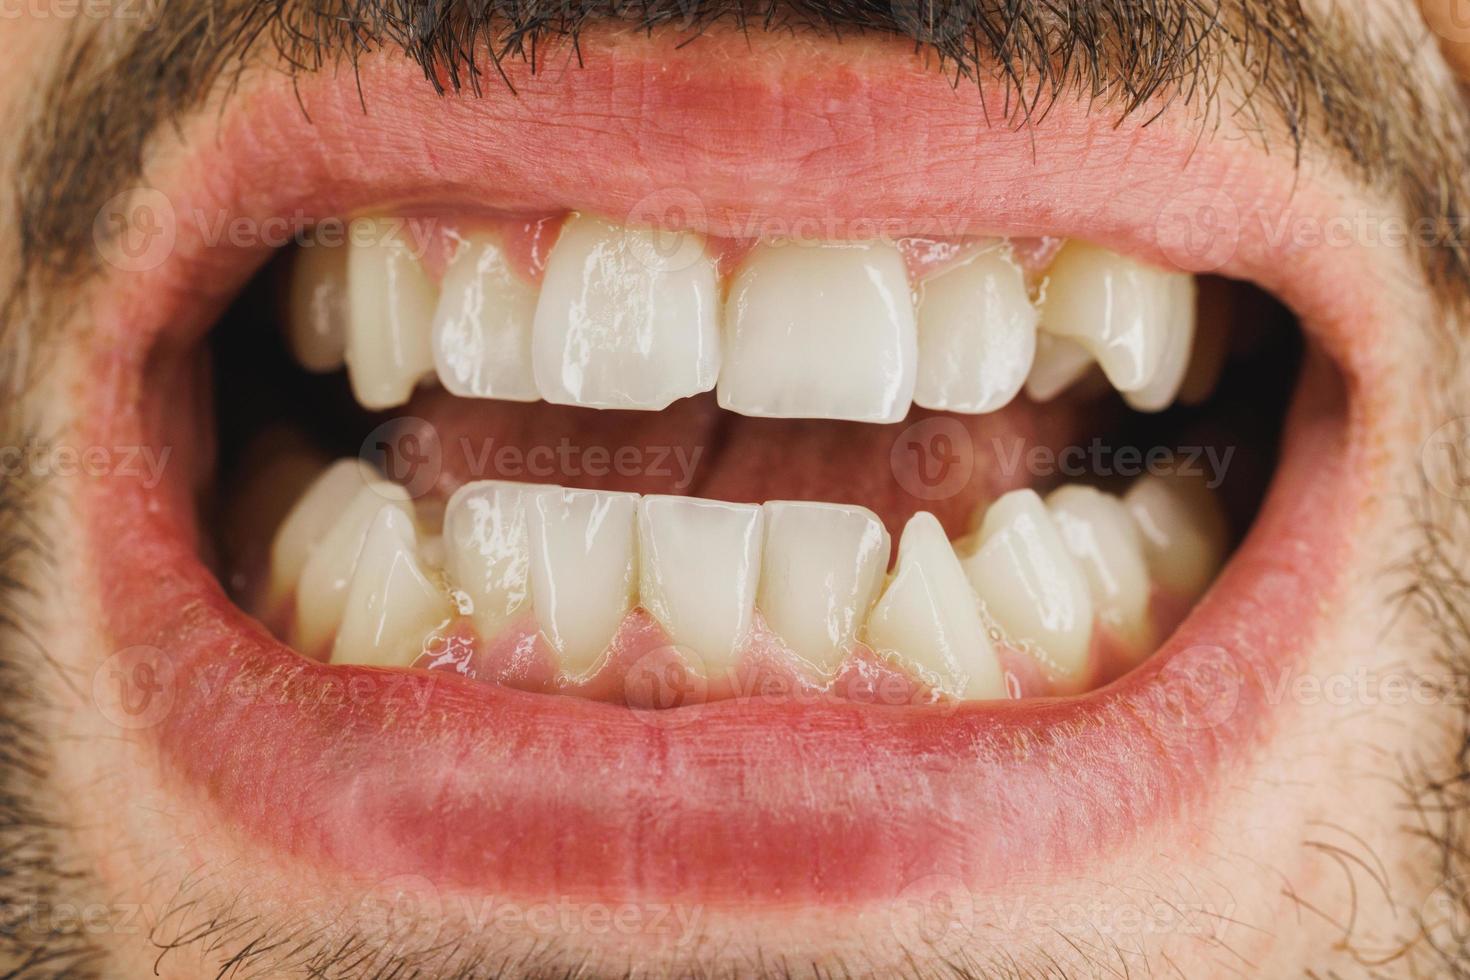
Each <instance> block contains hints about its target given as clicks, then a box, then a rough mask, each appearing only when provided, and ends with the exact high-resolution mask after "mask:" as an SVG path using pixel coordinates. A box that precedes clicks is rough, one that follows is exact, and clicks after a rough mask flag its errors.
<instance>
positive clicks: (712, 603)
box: [638, 496, 761, 674]
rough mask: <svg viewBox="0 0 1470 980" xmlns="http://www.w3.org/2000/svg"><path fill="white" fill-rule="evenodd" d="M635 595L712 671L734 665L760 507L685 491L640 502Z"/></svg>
mask: <svg viewBox="0 0 1470 980" xmlns="http://www.w3.org/2000/svg"><path fill="white" fill-rule="evenodd" d="M638 561H639V566H640V573H639V601H640V602H641V603H642V604H643V608H644V609H646V610H648V612H649V614H650V615H652V616H653V617H654V618H655V619H657V620H658V621H659V623H660V624H662V626H663V627H664V630H665V631H667V633H668V634H669V639H670V641H671V642H673V643H675V644H678V645H680V646H686V647H689V648H691V649H692V650H693V651H694V652H695V653H696V654H698V655H699V658H700V659H701V660H702V661H703V662H704V666H705V667H706V668H707V669H708V670H710V672H711V674H714V673H716V672H719V670H720V668H729V667H733V666H735V663H736V654H737V653H738V652H739V649H740V645H741V643H742V642H743V641H744V639H745V637H746V635H747V634H748V633H749V632H750V621H751V617H752V615H753V612H754V609H755V592H756V585H757V582H758V581H759V578H760V569H761V509H760V507H759V506H758V505H753V504H727V503H723V502H721V501H718V500H698V499H694V498H690V497H667V496H650V497H644V498H643V499H642V500H641V501H640V502H639V504H638Z"/></svg>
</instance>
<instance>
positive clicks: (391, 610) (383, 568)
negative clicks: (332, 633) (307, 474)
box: [332, 505, 453, 667]
mask: <svg viewBox="0 0 1470 980" xmlns="http://www.w3.org/2000/svg"><path fill="white" fill-rule="evenodd" d="M452 614H453V606H452V605H451V603H450V601H449V596H448V595H447V594H446V593H445V591H444V590H443V589H442V588H440V587H439V586H438V585H437V584H435V583H434V582H433V581H432V580H431V579H430V578H429V576H428V575H427V574H425V573H424V569H423V567H422V566H421V565H420V564H419V558H418V543H417V537H416V535H415V533H414V528H413V519H412V518H411V517H410V516H409V515H408V514H405V513H404V512H403V511H402V510H400V509H398V508H396V507H393V506H392V505H384V506H383V507H381V508H380V509H379V510H378V513H377V514H376V515H375V516H374V517H373V519H372V522H371V523H370V524H369V525H368V529H367V533H366V534H365V536H364V537H363V542H362V550H361V551H360V552H359V553H358V556H357V563H356V568H355V569H354V570H353V572H352V581H351V584H350V585H349V586H348V588H347V595H346V600H345V603H344V606H343V616H342V626H341V628H340V629H338V631H337V639H336V640H335V641H334V642H333V644H332V663H334V664H371V665H374V666H378V667H410V666H412V665H413V662H414V661H415V660H416V659H417V658H418V656H419V654H421V653H422V652H423V650H424V643H425V641H426V640H427V639H428V637H429V634H430V633H432V632H433V631H434V630H435V629H438V628H439V627H440V626H442V625H443V624H444V623H445V622H447V621H448V620H449V618H450V616H451V615H452Z"/></svg>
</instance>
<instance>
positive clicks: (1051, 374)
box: [1026, 330, 1097, 402]
mask: <svg viewBox="0 0 1470 980" xmlns="http://www.w3.org/2000/svg"><path fill="white" fill-rule="evenodd" d="M1096 363H1097V360H1096V359H1095V358H1094V357H1093V356H1092V352H1091V351H1089V350H1088V349H1087V348H1086V347H1083V346H1082V345H1081V344H1079V343H1077V342H1076V341H1075V340H1068V339H1067V338H1066V337H1053V336H1052V335H1051V334H1049V333H1047V332H1046V331H1045V330H1042V331H1040V332H1038V333H1037V335H1036V359H1035V361H1033V362H1032V364H1031V373H1030V374H1028V375H1027V376H1026V397H1028V398H1030V399H1031V400H1032V401H1034V402H1049V401H1051V400H1052V399H1053V398H1055V397H1056V396H1057V395H1060V394H1061V393H1062V392H1064V391H1066V390H1067V389H1068V388H1070V387H1072V385H1074V384H1076V383H1077V382H1078V381H1080V380H1081V379H1082V378H1083V377H1084V376H1086V374H1087V372H1088V371H1089V370H1090V369H1091V368H1092V366H1093V365H1094V364H1096Z"/></svg>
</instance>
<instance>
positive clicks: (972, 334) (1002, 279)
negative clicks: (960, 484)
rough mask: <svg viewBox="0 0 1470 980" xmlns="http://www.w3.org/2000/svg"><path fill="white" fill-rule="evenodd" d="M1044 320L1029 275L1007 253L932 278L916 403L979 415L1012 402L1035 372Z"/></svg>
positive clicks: (923, 317)
mask: <svg viewBox="0 0 1470 980" xmlns="http://www.w3.org/2000/svg"><path fill="white" fill-rule="evenodd" d="M1037 320H1038V315H1037V312H1036V307H1034V306H1032V305H1031V298H1030V296H1028V295H1027V292H1026V278H1025V275H1024V274H1023V273H1022V272H1021V268H1020V267H1019V266H1018V265H1016V263H1015V262H1014V261H1012V260H1011V258H1010V256H1009V255H1008V254H1007V253H1006V252H1005V251H1004V250H1003V249H1000V248H993V249H990V250H989V251H986V252H982V253H980V254H978V255H976V256H975V257H974V258H972V259H970V260H969V261H967V262H965V263H964V264H962V265H959V266H956V267H955V268H952V269H949V270H946V271H945V272H942V273H940V274H939V275H937V276H935V277H934V278H932V279H928V280H926V281H925V282H924V284H923V286H922V287H921V290H920V298H919V312H918V325H919V366H918V372H917V379H916V381H915V385H914V402H915V403H916V404H918V405H921V406H923V407H924V408H932V409H940V410H947V411H952V412H972V413H980V412H993V411H995V410H996V409H998V408H1001V407H1003V406H1004V405H1006V404H1008V403H1009V402H1010V400H1011V399H1012V398H1014V397H1016V394H1017V392H1019V391H1020V390H1021V386H1022V384H1024V383H1025V381H1026V376H1027V374H1028V373H1029V372H1030V370H1031V364H1032V360H1033V359H1034V357H1035V354H1036V322H1037Z"/></svg>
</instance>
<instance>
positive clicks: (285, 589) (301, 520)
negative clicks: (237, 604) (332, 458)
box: [265, 458, 382, 611]
mask: <svg viewBox="0 0 1470 980" xmlns="http://www.w3.org/2000/svg"><path fill="white" fill-rule="evenodd" d="M381 482H382V477H380V476H378V474H377V473H376V472H375V471H374V470H373V469H372V467H370V466H368V465H367V464H366V463H364V462H362V460H360V459H356V458H353V459H339V460H338V461H337V462H335V463H333V464H332V465H331V466H328V467H327V468H326V469H324V470H322V472H321V474H320V475H319V476H317V478H316V479H315V480H313V481H312V483H311V485H310V486H308V487H307V488H306V491H305V492H304V493H302V495H301V497H300V499H299V500H297V501H296V503H295V505H294V506H292V508H291V511H290V513H288V514H287V515H286V519H285V520H284V521H282V522H281V526H280V527H279V528H278V529H277V530H276V534H275V537H274V538H273V539H272V540H271V563H270V579H269V583H268V585H267V591H266V603H265V606H266V609H267V610H268V611H269V610H274V609H278V608H280V606H281V604H282V603H284V602H285V601H286V600H287V599H289V598H290V596H291V592H292V591H293V590H294V589H295V588H296V583H297V582H298V581H300V579H301V571H302V569H303V568H305V567H306V560H307V559H308V558H309V557H310V556H311V553H312V551H313V549H315V547H316V545H317V543H318V542H320V541H321V540H322V538H323V537H325V536H326V534H327V532H328V531H329V530H331V528H332V525H333V524H335V523H336V521H337V519H338V518H339V517H340V516H341V514H342V512H343V509H344V508H345V507H347V505H348V504H349V503H351V501H352V499H353V498H354V497H356V496H357V494H358V492H359V491H360V490H362V489H364V488H365V487H367V486H369V485H370V484H374V483H381Z"/></svg>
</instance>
